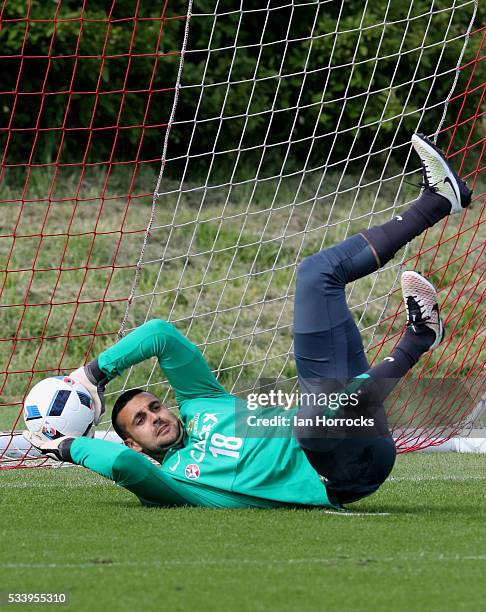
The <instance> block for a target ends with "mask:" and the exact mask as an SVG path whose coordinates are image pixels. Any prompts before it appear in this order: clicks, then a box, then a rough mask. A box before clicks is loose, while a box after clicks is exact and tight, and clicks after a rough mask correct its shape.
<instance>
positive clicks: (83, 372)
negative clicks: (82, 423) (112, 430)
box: [69, 360, 107, 425]
mask: <svg viewBox="0 0 486 612" xmlns="http://www.w3.org/2000/svg"><path fill="white" fill-rule="evenodd" d="M69 378H72V379H73V380H75V381H76V382H77V383H79V384H80V385H81V386H83V387H84V388H85V389H86V391H87V392H88V393H89V394H90V395H91V399H92V400H93V408H94V412H95V416H94V424H95V425H98V423H99V422H100V420H101V417H102V416H103V414H104V412H105V397H104V394H105V385H106V383H107V379H106V376H105V375H104V374H103V372H102V371H101V370H100V369H99V368H98V362H97V361H96V360H95V361H91V362H90V363H88V364H86V365H85V366H81V367H80V368H78V369H77V370H74V372H71V374H69Z"/></svg>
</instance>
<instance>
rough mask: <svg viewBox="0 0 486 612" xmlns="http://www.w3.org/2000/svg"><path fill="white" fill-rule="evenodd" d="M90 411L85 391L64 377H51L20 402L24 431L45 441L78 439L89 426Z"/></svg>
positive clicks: (90, 400) (90, 406) (88, 398)
mask: <svg viewBox="0 0 486 612" xmlns="http://www.w3.org/2000/svg"><path fill="white" fill-rule="evenodd" d="M93 419H94V409H93V405H92V399H91V396H90V394H89V393H88V392H87V391H86V389H85V388H84V387H83V386H82V385H80V384H79V383H77V382H76V381H75V380H73V379H72V378H69V377H68V376H51V377H50V378H45V379H44V380H41V382H39V383H37V384H36V385H34V386H33V387H32V389H31V390H30V391H29V393H28V395H27V397H26V398H25V401H24V420H25V425H26V426H27V429H29V430H30V431H31V432H33V433H37V434H40V435H42V436H43V437H44V438H46V439H47V440H55V439H56V438H59V437H61V436H74V437H79V436H82V435H84V434H85V433H86V431H87V429H88V428H89V427H90V426H91V425H92V423H93Z"/></svg>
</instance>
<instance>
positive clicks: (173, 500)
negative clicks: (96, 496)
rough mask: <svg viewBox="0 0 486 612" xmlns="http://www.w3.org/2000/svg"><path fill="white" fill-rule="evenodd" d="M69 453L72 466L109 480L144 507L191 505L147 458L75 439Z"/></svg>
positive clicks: (102, 443)
mask: <svg viewBox="0 0 486 612" xmlns="http://www.w3.org/2000/svg"><path fill="white" fill-rule="evenodd" d="M70 452H71V458H72V460H73V462H74V463H76V464H77V465H82V466H84V467H86V468H88V469H89V470H91V471H93V472H96V473H97V474H100V476H104V477H105V478H108V479H110V480H113V481H114V482H115V483H116V484H117V485H119V486H121V487H123V488H124V489H127V490H128V491H130V492H132V493H134V494H135V495H136V496H137V497H138V498H139V500H140V501H141V502H142V504H144V505H150V506H152V505H156V506H191V505H195V504H194V502H193V501H192V500H191V499H190V495H187V494H184V495H183V494H182V492H181V491H178V490H177V489H178V487H177V484H178V483H176V482H174V481H173V480H172V479H171V478H169V477H168V476H167V475H166V474H164V472H162V470H161V469H160V468H158V467H157V466H155V465H154V464H153V463H152V462H151V461H150V460H149V459H148V458H147V457H145V456H144V455H141V454H140V453H137V452H135V451H134V450H132V449H130V448H127V447H126V446H123V445H121V444H116V443H114V442H108V441H106V440H96V439H92V438H77V439H76V440H74V442H73V443H72V445H71V449H70Z"/></svg>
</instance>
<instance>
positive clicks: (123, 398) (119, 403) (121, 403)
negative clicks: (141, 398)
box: [111, 389, 144, 440]
mask: <svg viewBox="0 0 486 612" xmlns="http://www.w3.org/2000/svg"><path fill="white" fill-rule="evenodd" d="M139 393H144V390H143V389H130V390H129V391H125V392H124V393H122V394H121V395H120V397H118V398H117V400H116V402H115V404H114V406H113V410H112V411H111V424H112V425H113V429H114V430H115V431H116V433H117V434H118V435H119V436H120V438H121V439H122V440H126V439H127V437H128V436H127V434H126V432H125V431H124V429H123V428H122V427H120V425H118V424H117V422H116V420H117V418H118V415H119V414H120V412H121V411H122V410H123V408H124V407H125V406H126V405H127V404H128V402H129V401H130V400H131V399H132V398H133V397H135V396H136V395H138V394H139Z"/></svg>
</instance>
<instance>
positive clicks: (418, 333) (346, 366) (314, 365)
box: [294, 135, 471, 501]
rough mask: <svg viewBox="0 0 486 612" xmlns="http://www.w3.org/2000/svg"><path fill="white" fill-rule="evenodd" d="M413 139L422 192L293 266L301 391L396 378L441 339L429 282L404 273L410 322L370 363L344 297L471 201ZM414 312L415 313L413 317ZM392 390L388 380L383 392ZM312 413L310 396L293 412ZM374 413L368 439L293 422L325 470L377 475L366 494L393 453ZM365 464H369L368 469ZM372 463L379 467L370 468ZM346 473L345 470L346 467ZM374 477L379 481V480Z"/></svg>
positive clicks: (438, 156) (428, 147) (380, 416)
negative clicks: (433, 325)
mask: <svg viewBox="0 0 486 612" xmlns="http://www.w3.org/2000/svg"><path fill="white" fill-rule="evenodd" d="M412 144H413V146H414V148H415V150H416V152H417V153H418V154H419V156H420V159H421V162H422V168H423V186H424V191H423V193H422V195H421V197H420V198H419V199H418V200H417V201H416V202H415V203H414V204H413V205H412V206H411V207H410V208H409V209H408V210H406V211H405V212H403V213H402V214H401V215H400V216H398V217H396V218H395V219H393V220H392V221H389V222H387V223H385V224H383V225H381V226H376V227H372V228H370V229H368V230H365V231H364V232H362V233H361V234H358V235H356V236H352V237H350V238H348V239H347V240H345V241H344V242H343V243H341V244H339V245H336V246H334V247H331V248H330V249H326V250H324V251H321V252H319V253H316V254H315V255H313V256H311V257H309V258H307V259H305V260H304V261H303V262H302V264H300V266H299V269H298V274H297V288H296V297H295V310H294V351H295V360H296V364H297V370H298V374H299V382H300V385H301V391H302V392H303V393H316V392H323V391H326V390H327V391H332V390H333V389H335V388H336V387H337V386H338V385H339V382H340V381H342V382H344V381H345V380H346V379H349V378H350V377H353V376H358V375H360V374H364V373H367V375H368V376H369V378H370V379H371V380H374V379H378V378H381V379H383V378H386V379H388V380H393V379H395V380H398V379H399V378H401V377H402V376H404V374H405V373H406V372H407V371H408V370H409V369H410V368H411V367H413V365H414V364H415V363H416V362H417V361H418V359H419V358H420V356H421V355H422V354H423V353H424V352H425V351H427V350H431V349H432V348H435V346H437V345H438V344H439V343H440V341H441V339H442V328H441V327H440V325H441V324H440V319H439V317H438V310H437V309H436V310H434V311H433V312H429V311H430V310H431V309H432V307H433V306H434V304H436V300H435V289H434V288H433V287H432V285H430V283H428V281H426V280H425V279H422V277H420V275H418V274H417V273H406V274H405V275H404V278H403V281H402V285H403V291H404V297H405V301H406V308H407V312H408V321H409V326H408V327H407V331H406V332H405V334H404V336H403V337H402V339H401V341H400V342H399V344H398V345H397V347H396V348H395V350H394V351H393V352H392V354H391V355H390V356H389V357H388V358H387V359H386V360H385V361H384V362H382V363H381V364H378V365H377V366H375V367H374V368H371V369H369V366H368V364H367V361H366V357H365V354H364V350H363V345H362V341H361V337H360V334H359V331H358V329H357V327H356V325H355V323H354V321H353V319H352V316H351V313H350V312H349V309H348V306H347V304H346V298H345V291H344V289H345V285H346V283H348V282H351V281H354V280H356V279H358V278H360V277H362V276H366V275H367V274H370V273H371V272H373V271H375V270H377V269H378V268H379V267H380V266H382V265H384V264H385V263H386V262H387V261H389V260H390V259H391V258H392V257H393V256H394V255H395V253H396V252H397V251H398V250H399V249H400V248H402V247H403V246H404V245H405V244H406V243H407V242H409V241H411V240H412V239H413V238H415V237H416V236H418V235H420V234H421V233H422V232H423V231H424V230H426V229H427V228H429V227H432V226H433V225H434V224H435V223H437V222H438V221H440V220H441V219H443V218H444V217H446V216H448V215H450V214H452V213H456V212H460V211H461V210H462V209H464V208H466V207H467V206H468V205H469V204H470V201H471V192H470V190H469V189H468V188H467V187H466V185H465V184H464V183H463V182H462V181H461V179H460V178H459V177H457V175H456V174H455V173H454V172H453V171H452V169H451V168H450V166H449V164H448V163H447V161H446V160H445V158H444V157H443V155H442V153H441V152H440V150H439V149H437V148H436V147H435V145H433V143H431V142H430V141H429V140H428V139H426V138H425V137H423V136H421V135H414V136H413V138H412ZM418 279H422V281H423V282H419V280H418ZM417 287H418V289H419V290H420V297H417V296H415V297H414V295H415V294H414V293H413V290H414V289H417ZM432 302H433V303H432ZM435 308H436V307H435ZM435 314H436V318H437V326H438V327H437V329H430V326H427V325H426V323H427V321H426V320H425V319H426V317H428V316H432V317H433V316H435ZM417 317H419V318H420V317H421V318H420V319H419V320H418V319H417ZM414 319H415V320H414ZM439 327H440V329H439ZM369 384H370V383H369ZM383 388H386V385H385V386H383ZM390 389H391V386H390V388H389V389H388V392H389V390H390ZM377 410H378V408H377ZM321 412H322V411H321ZM311 413H313V414H316V408H315V407H314V406H313V405H312V404H311V403H308V404H307V405H303V407H302V409H301V411H300V412H299V414H302V416H303V417H306V416H308V415H309V414H311ZM376 416H377V423H376V427H375V429H374V430H372V431H368V439H367V440H361V442H359V443H358V442H357V441H356V440H352V439H350V440H342V439H339V438H333V437H330V438H325V439H322V438H316V436H315V432H311V431H310V430H307V431H306V428H299V429H298V430H296V432H295V434H296V437H297V439H298V440H299V443H300V444H301V446H302V448H303V449H304V450H305V451H306V454H307V456H308V458H309V460H310V462H311V463H312V464H313V465H314V467H315V468H316V470H317V471H318V472H319V473H320V474H323V475H324V476H327V477H329V472H330V471H331V472H332V466H333V465H337V464H339V465H340V466H341V464H343V463H346V458H348V461H347V463H348V466H351V467H352V469H353V470H356V469H358V467H359V468H360V469H361V472H363V470H364V472H367V473H368V476H367V477H366V478H365V477H364V475H363V478H362V479H361V480H363V481H365V480H366V479H368V480H369V481H375V482H374V483H371V484H370V486H369V487H368V488H367V486H363V487H362V492H364V494H365V495H366V494H369V492H372V490H376V488H378V486H379V484H381V482H383V481H384V480H385V478H386V477H387V475H388V473H389V472H390V471H391V469H392V467H393V463H394V459H395V446H394V443H393V440H392V438H391V435H390V433H389V431H388V427H387V423H386V416H385V413H384V409H383V407H382V406H380V409H379V410H378V413H377V415H376ZM370 436H371V437H370ZM373 436H375V437H374V438H373ZM371 442H372V443H371ZM337 449H339V453H338V452H337ZM337 454H339V455H343V457H344V459H343V458H341V459H339V460H338V457H337ZM325 455H327V457H326V456H325ZM352 455H354V458H353V460H351V458H352V457H351V456H352ZM366 465H368V466H371V468H372V469H370V468H369V467H368V468H366ZM376 467H378V469H374V468H376ZM326 470H327V473H326ZM358 471H359V470H358ZM346 472H347V474H348V475H349V470H346ZM339 479H341V480H349V479H348V478H346V479H343V474H340V475H339V474H338V477H337V479H336V478H334V479H333V480H335V481H337V480H339ZM358 480H359V479H358ZM377 481H380V482H379V484H378V485H376V482H377ZM375 485H376V486H375ZM373 487H374V488H373ZM365 491H368V492H365ZM363 496H364V495H363V494H360V495H358V496H356V495H354V493H353V494H351V496H348V497H347V498H346V496H341V498H342V499H343V498H344V499H345V501H349V500H350V499H356V498H359V497H363Z"/></svg>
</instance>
